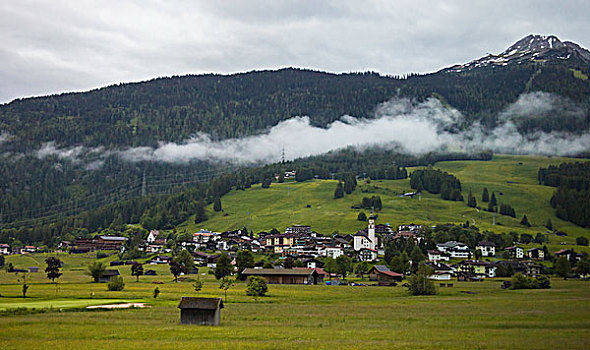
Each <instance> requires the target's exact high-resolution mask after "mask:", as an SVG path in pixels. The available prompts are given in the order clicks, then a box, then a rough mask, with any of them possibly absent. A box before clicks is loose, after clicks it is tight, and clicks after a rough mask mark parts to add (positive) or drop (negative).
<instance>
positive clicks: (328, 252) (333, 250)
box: [324, 247, 344, 259]
mask: <svg viewBox="0 0 590 350" xmlns="http://www.w3.org/2000/svg"><path fill="white" fill-rule="evenodd" d="M324 251H325V256H327V257H328V258H332V259H336V258H337V257H339V256H341V255H344V250H343V249H342V248H340V247H326V248H325V249H324Z"/></svg>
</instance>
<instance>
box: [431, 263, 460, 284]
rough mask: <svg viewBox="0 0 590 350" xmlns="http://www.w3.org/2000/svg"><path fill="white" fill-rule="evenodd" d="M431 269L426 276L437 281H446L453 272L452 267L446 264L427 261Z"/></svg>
mask: <svg viewBox="0 0 590 350" xmlns="http://www.w3.org/2000/svg"><path fill="white" fill-rule="evenodd" d="M427 264H428V266H430V267H431V268H432V270H433V273H432V275H430V276H429V277H428V278H429V279H432V280H437V281H448V280H450V279H451V277H452V276H453V274H454V271H453V268H452V267H450V266H449V265H447V264H443V263H436V262H430V263H427Z"/></svg>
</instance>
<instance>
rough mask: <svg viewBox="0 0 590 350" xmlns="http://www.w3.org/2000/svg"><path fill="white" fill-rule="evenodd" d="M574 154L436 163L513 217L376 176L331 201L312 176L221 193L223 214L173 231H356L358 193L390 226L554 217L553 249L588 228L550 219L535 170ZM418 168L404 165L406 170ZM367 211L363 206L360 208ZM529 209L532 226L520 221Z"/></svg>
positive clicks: (485, 226)
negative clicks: (374, 199) (376, 201)
mask: <svg viewBox="0 0 590 350" xmlns="http://www.w3.org/2000/svg"><path fill="white" fill-rule="evenodd" d="M565 161H569V162H575V161H580V160H579V159H571V158H557V157H552V158H549V157H535V156H505V155H496V156H494V159H493V160H491V161H450V162H438V163H436V164H435V165H434V168H438V169H441V170H444V171H447V172H449V173H451V174H453V175H455V176H457V177H458V178H459V179H460V180H461V184H462V187H463V196H464V197H465V199H467V195H468V193H469V190H471V191H473V194H474V196H475V197H476V199H477V201H478V206H479V205H481V206H482V207H484V208H487V203H482V202H481V194H482V192H483V188H484V187H487V188H488V190H489V191H490V195H491V193H492V192H495V193H496V197H497V199H498V202H499V203H506V204H510V205H511V206H512V207H514V209H515V211H516V215H517V216H516V218H511V217H508V216H502V215H499V214H496V219H495V221H496V222H495V223H496V224H495V225H494V218H493V214H491V213H489V212H487V211H484V210H478V209H475V208H469V207H467V205H466V202H452V201H444V200H442V199H440V196H439V195H433V194H429V193H424V194H423V195H422V196H421V197H420V198H414V199H411V198H401V197H399V196H398V195H399V194H401V193H404V192H410V191H412V189H411V188H410V182H409V179H405V180H379V181H370V182H369V183H366V182H365V181H362V180H360V181H359V186H358V187H357V189H356V190H355V191H354V192H353V193H352V194H350V195H346V196H345V197H344V198H340V199H334V198H333V195H334V189H335V188H336V181H332V180H314V181H307V182H303V183H295V182H287V183H282V184H279V183H273V184H272V185H271V186H270V188H266V189H264V188H261V187H260V185H258V186H253V187H252V188H250V189H247V190H245V191H232V192H230V193H229V194H227V195H225V196H223V198H222V205H223V209H224V211H223V212H218V213H216V212H214V211H213V209H212V207H209V208H208V215H209V219H208V220H207V221H205V222H202V223H199V224H194V219H193V218H190V219H189V220H188V221H187V222H185V223H184V224H183V225H181V226H180V227H179V228H178V229H179V230H181V231H182V230H184V231H189V232H193V231H196V230H198V229H201V228H206V229H210V230H215V231H225V230H232V229H238V228H242V227H244V226H246V227H247V228H248V229H251V230H253V231H254V232H258V231H269V230H271V229H272V228H273V227H275V228H277V229H279V230H281V231H282V230H284V229H285V227H287V226H290V225H293V224H307V225H311V226H312V230H315V231H317V232H319V233H321V234H328V235H329V234H331V233H333V232H335V231H338V232H340V233H355V232H356V231H358V230H359V229H361V228H364V227H365V226H366V223H364V222H360V221H358V220H357V216H358V213H359V212H360V211H362V210H355V209H351V206H352V205H355V204H358V203H360V202H361V200H362V198H363V197H370V196H373V195H379V196H381V199H382V203H383V209H382V210H381V212H380V213H378V214H379V218H378V220H377V222H378V223H390V224H391V225H393V226H395V225H399V224H408V223H416V224H423V225H435V224H437V223H465V222H466V221H469V222H470V223H471V224H475V225H476V226H478V227H479V228H480V229H482V230H491V231H494V232H497V233H501V232H510V231H516V232H518V233H530V234H532V235H535V234H536V233H537V232H542V233H548V232H547V229H546V228H545V227H544V226H543V225H544V224H545V223H546V222H547V219H551V221H552V223H553V226H554V228H556V229H558V230H561V231H564V232H566V233H567V234H568V236H567V237H558V236H555V235H553V234H549V235H548V236H549V239H550V243H551V247H550V249H552V250H557V249H561V248H563V244H562V243H565V245H566V246H571V245H572V244H574V243H575V238H576V237H578V236H586V237H589V238H590V229H588V228H582V227H579V226H576V225H575V224H572V223H570V222H567V221H563V220H561V219H559V218H557V217H556V216H555V211H554V209H553V208H552V207H551V206H550V204H549V199H550V198H551V196H552V194H553V192H554V190H555V189H554V188H553V187H547V186H540V185H539V184H538V182H537V171H538V169H539V168H540V167H547V166H548V165H551V164H560V163H562V162H565ZM415 169H417V168H410V169H408V170H409V171H410V172H411V171H413V170H415ZM364 211H365V212H367V211H366V210H364ZM524 214H526V215H527V217H528V219H529V221H530V222H531V223H532V227H525V226H522V225H520V221H521V219H522V217H523V215H524Z"/></svg>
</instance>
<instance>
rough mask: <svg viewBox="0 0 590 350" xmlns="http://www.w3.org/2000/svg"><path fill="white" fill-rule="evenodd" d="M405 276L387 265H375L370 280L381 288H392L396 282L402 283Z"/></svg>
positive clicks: (370, 273) (370, 271) (370, 272)
mask: <svg viewBox="0 0 590 350" xmlns="http://www.w3.org/2000/svg"><path fill="white" fill-rule="evenodd" d="M403 277H404V276H403V275H402V274H400V273H397V272H393V271H391V270H389V269H388V268H387V266H385V265H375V266H373V267H372V268H371V269H370V270H369V280H371V281H377V283H378V284H379V285H380V286H392V285H395V282H401V280H402V278H403Z"/></svg>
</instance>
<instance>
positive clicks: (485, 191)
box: [481, 187, 490, 202]
mask: <svg viewBox="0 0 590 350" xmlns="http://www.w3.org/2000/svg"><path fill="white" fill-rule="evenodd" d="M489 200H490V194H489V193H488V188H487V187H484V189H483V193H482V195H481V201H482V202H488V201H489Z"/></svg>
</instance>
